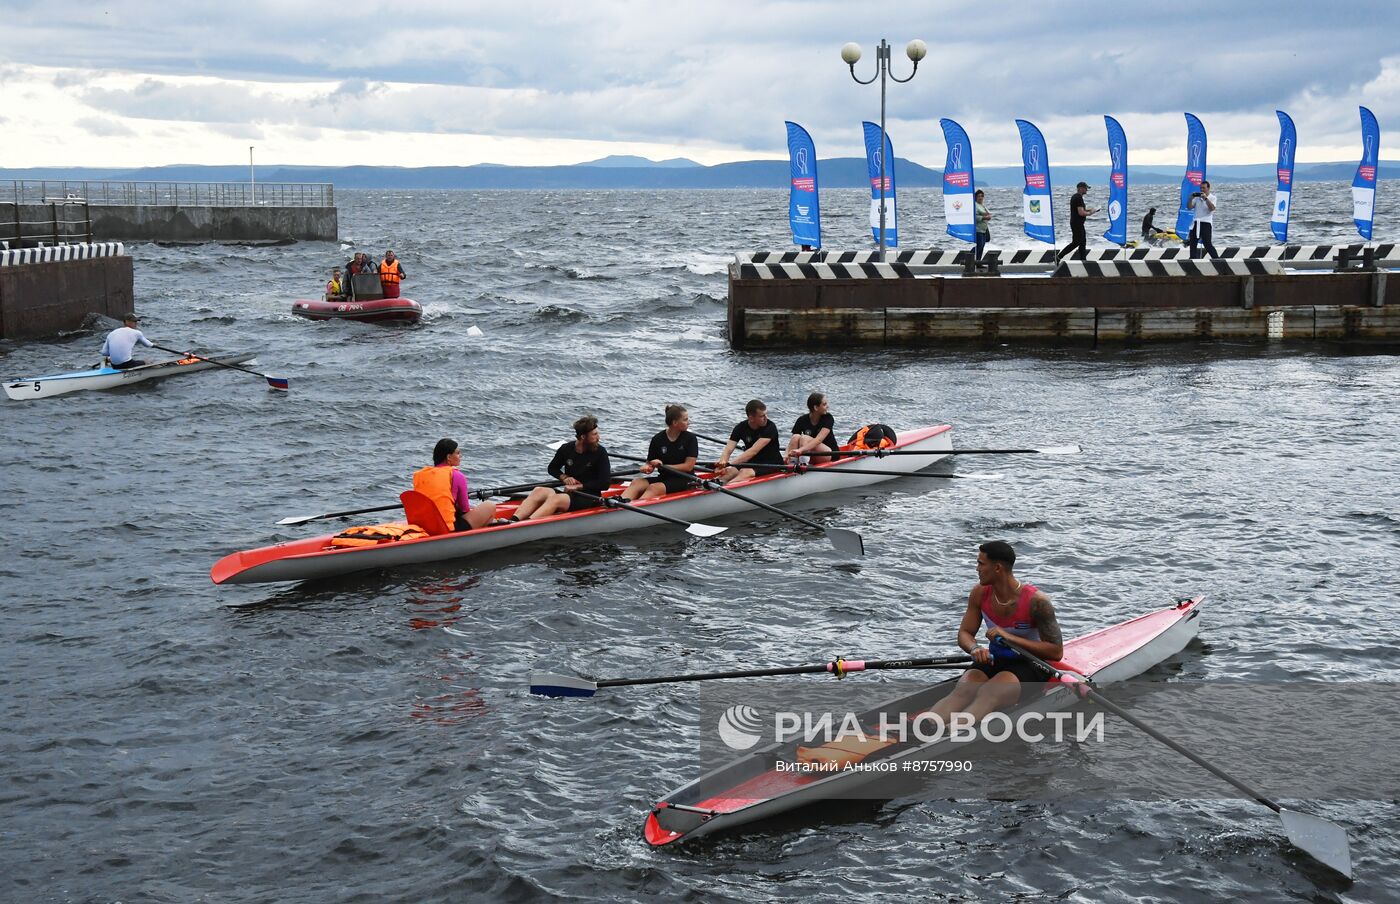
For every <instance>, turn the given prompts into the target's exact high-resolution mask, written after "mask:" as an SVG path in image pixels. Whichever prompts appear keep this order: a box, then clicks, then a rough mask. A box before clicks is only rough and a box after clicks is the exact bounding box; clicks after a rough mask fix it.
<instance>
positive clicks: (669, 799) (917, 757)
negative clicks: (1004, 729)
mask: <svg viewBox="0 0 1400 904" xmlns="http://www.w3.org/2000/svg"><path fill="white" fill-rule="evenodd" d="M1203 599H1204V598H1203V597H1196V598H1195V599H1189V600H1182V601H1180V602H1178V603H1177V604H1176V605H1174V606H1170V607H1168V608H1166V609H1161V610H1159V611H1157V612H1151V613H1148V614H1146V615H1142V616H1139V617H1137V618H1134V619H1131V620H1129V621H1126V622H1123V623H1122V624H1118V625H1114V626H1112V627H1108V628H1103V629H1101V630H1099V631H1095V632H1093V633H1092V634H1086V635H1084V636H1083V637H1078V638H1075V639H1073V640H1069V641H1066V642H1065V655H1064V658H1063V659H1061V660H1060V661H1059V662H1057V663H1052V665H1055V666H1056V667H1057V668H1059V669H1061V670H1064V671H1067V672H1074V673H1077V674H1080V675H1083V676H1085V677H1087V678H1091V679H1093V681H1094V682H1095V683H1096V684H1100V685H1102V684H1108V683H1111V682H1114V681H1123V680H1125V679H1128V678H1133V677H1135V676H1137V675H1140V674H1142V673H1143V672H1145V671H1147V670H1148V669H1150V668H1152V667H1153V666H1155V665H1157V664H1159V663H1161V662H1163V661H1165V660H1166V659H1168V658H1170V657H1171V656H1174V655H1175V654H1177V653H1179V652H1181V650H1182V649H1183V648H1184V647H1185V646H1186V644H1187V643H1188V642H1189V641H1190V640H1191V638H1193V637H1195V636H1196V631H1197V628H1198V626H1199V619H1198V618H1197V616H1198V615H1199V614H1200V606H1201V603H1202V601H1203ZM956 682H957V679H956V678H953V679H949V680H948V681H943V682H940V683H939V684H936V685H933V686H932V687H929V688H926V689H924V690H921V691H917V692H915V693H913V694H909V695H906V696H903V697H900V698H898V699H895V700H891V701H889V702H888V703H886V704H884V705H882V706H880V707H877V708H875V709H873V710H870V711H869V712H866V713H864V714H862V715H861V717H860V723H861V725H863V726H867V727H868V728H870V729H871V732H872V734H873V733H874V732H875V731H876V730H877V729H875V728H874V727H875V726H878V725H880V724H881V719H882V718H883V717H887V718H888V719H889V720H890V721H891V722H893V721H896V720H898V718H899V717H900V716H910V717H912V716H913V715H915V714H917V713H921V712H924V711H926V710H928V709H930V708H931V707H932V706H933V705H934V704H935V703H937V702H938V701H939V700H940V699H941V698H942V697H944V696H945V695H946V694H948V693H949V692H950V691H951V690H952V689H953V686H954V684H955V683H956ZM1078 700H1079V696H1078V695H1077V694H1076V693H1075V692H1074V691H1073V690H1072V689H1071V688H1070V686H1069V685H1068V684H1067V683H1062V682H1060V681H1051V682H1048V683H1047V684H1046V687H1045V691H1044V693H1042V694H1040V695H1038V696H1035V697H1032V698H1030V699H1028V700H1027V701H1025V702H1024V703H1021V704H1019V705H1018V706H1017V707H1016V708H1015V709H1013V710H1012V711H1011V712H1010V713H1009V715H1010V716H1011V718H1012V720H1013V721H1014V720H1015V719H1016V718H1017V717H1019V716H1020V715H1021V714H1023V713H1028V712H1033V711H1038V712H1053V711H1056V710H1063V709H1068V708H1070V707H1072V706H1074V705H1075V704H1076V703H1077V702H1078ZM800 743H801V742H800V741H787V742H784V743H779V744H773V745H770V746H768V747H764V748H761V749H757V750H754V751H753V752H751V753H748V754H746V755H744V756H742V757H739V758H738V759H736V760H733V761H732V762H730V763H728V764H727V765H724V766H721V767H719V768H718V769H715V770H713V771H711V772H709V773H707V774H705V775H703V776H701V777H700V778H698V779H696V780H695V781H693V782H691V783H690V784H688V785H685V786H683V787H681V788H678V789H676V790H675V791H672V792H671V793H670V794H667V795H666V796H665V797H663V798H662V799H661V801H660V802H659V803H657V804H656V806H654V807H653V808H652V809H651V812H650V813H648V814H647V817H646V820H645V823H644V825H643V828H642V836H643V837H644V838H645V839H646V842H647V844H649V845H652V846H653V847H660V846H662V845H668V844H675V843H676V842H679V841H682V840H684V839H691V838H698V837H700V836H702V835H708V834H710V833H712V832H718V831H721V830H724V829H731V828H734V827H736V826H741V825H744V824H746V823H751V822H754V821H755V820H759V819H765V818H767V817H770V816H776V815H777V814H779V813H785V812H787V811H789V810H794V809H796V808H798V807H801V806H805V805H807V804H810V803H815V802H817V801H820V800H830V799H832V798H835V797H838V796H842V797H852V796H854V795H853V793H852V792H853V791H858V790H859V789H861V788H862V787H864V786H865V785H868V784H870V783H873V782H875V781H877V780H878V779H879V776H880V773H879V772H878V771H873V770H850V771H837V772H833V773H830V774H822V773H804V772H797V771H788V770H779V769H778V764H779V763H792V762H794V761H795V760H796V759H797V752H796V748H797V747H798V745H799V744H800ZM965 750H966V748H965V746H964V745H963V744H962V743H955V742H953V741H950V740H946V739H945V740H940V741H936V742H933V743H929V744H920V743H919V742H917V741H915V740H911V741H910V742H909V743H907V744H891V745H890V746H888V747H885V748H883V749H881V750H878V751H877V752H875V753H872V754H869V755H868V756H867V757H866V760H867V761H873V760H875V759H876V758H878V759H879V760H881V761H889V762H892V763H901V762H911V763H912V762H917V761H922V760H936V759H942V758H962V757H964V756H965V755H966V754H965Z"/></svg>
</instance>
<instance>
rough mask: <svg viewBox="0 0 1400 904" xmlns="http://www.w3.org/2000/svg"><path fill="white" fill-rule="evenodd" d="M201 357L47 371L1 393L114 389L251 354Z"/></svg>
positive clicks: (26, 395)
mask: <svg viewBox="0 0 1400 904" xmlns="http://www.w3.org/2000/svg"><path fill="white" fill-rule="evenodd" d="M205 355H207V357H208V359H209V360H205V359H204V358H193V357H187V358H180V359H178V360H175V361H158V362H156V363H154V364H143V365H141V366H139V367H128V368H126V369H125V370H119V369H117V368H115V367H94V368H89V369H88V370H75V371H73V372H72V373H66V374H50V375H49V376H47V377H30V378H29V379H27V380H14V381H12V382H9V383H6V384H5V395H7V396H9V397H10V398H12V399H15V400H17V401H29V400H31V399H47V398H52V397H53V396H56V395H64V394H66V393H70V392H79V391H82V390H87V389H116V388H118V387H121V386H130V385H131V384H133V383H142V382H145V381H148V380H165V379H168V378H170V377H180V376H184V375H186V374H192V373H198V372H199V371H202V370H211V369H213V368H216V367H218V366H219V365H220V364H243V363H245V362H248V361H252V360H253V358H254V357H255V356H254V355H252V354H245V353H242V352H229V353H224V354H216V353H214V352H206V353H205Z"/></svg>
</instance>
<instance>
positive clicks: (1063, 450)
mask: <svg viewBox="0 0 1400 904" xmlns="http://www.w3.org/2000/svg"><path fill="white" fill-rule="evenodd" d="M1082 451H1084V450H1083V449H1081V448H1079V447H1078V446H1045V447H1043V448H1040V449H928V450H926V451H925V450H922V449H847V450H846V451H844V452H804V453H802V454H803V455H809V456H811V457H812V458H845V457H846V456H848V455H874V456H875V457H876V458H884V457H885V456H886V455H1078V454H1079V453H1080V452H1082Z"/></svg>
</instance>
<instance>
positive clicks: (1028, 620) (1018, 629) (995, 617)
mask: <svg viewBox="0 0 1400 904" xmlns="http://www.w3.org/2000/svg"><path fill="white" fill-rule="evenodd" d="M1036 589H1037V588H1036V586H1035V585H1034V584H1029V583H1025V584H1022V585H1021V592H1020V594H1018V595H1017V597H1016V608H1015V609H1014V610H1012V612H1011V614H1010V615H999V614H997V611H996V596H995V594H994V593H993V592H992V588H991V585H990V584H989V585H987V586H986V587H983V588H982V620H983V621H984V622H986V623H987V624H988V625H996V626H997V627H998V628H1001V629H1002V630H1003V631H1005V632H1006V633H1007V634H1015V635H1016V636H1017V637H1023V638H1025V639H1026V640H1040V629H1039V628H1037V627H1036V626H1035V619H1033V618H1032V617H1031V597H1033V596H1035V594H1036Z"/></svg>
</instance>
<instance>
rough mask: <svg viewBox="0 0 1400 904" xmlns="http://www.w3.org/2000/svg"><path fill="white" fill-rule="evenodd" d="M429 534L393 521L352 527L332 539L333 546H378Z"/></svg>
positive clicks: (410, 525)
mask: <svg viewBox="0 0 1400 904" xmlns="http://www.w3.org/2000/svg"><path fill="white" fill-rule="evenodd" d="M426 536H428V534H427V533H426V532H425V531H423V530H422V529H421V528H419V527H418V526H416V525H413V524H409V523H408V522H406V521H391V522H389V523H388V524H367V525H364V526H361V527H350V528H346V529H345V530H343V531H341V532H340V533H338V534H336V535H335V536H334V537H331V545H332V546H378V545H379V544H380V543H395V542H397V541H399V540H416V539H418V538H419V537H426Z"/></svg>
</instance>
